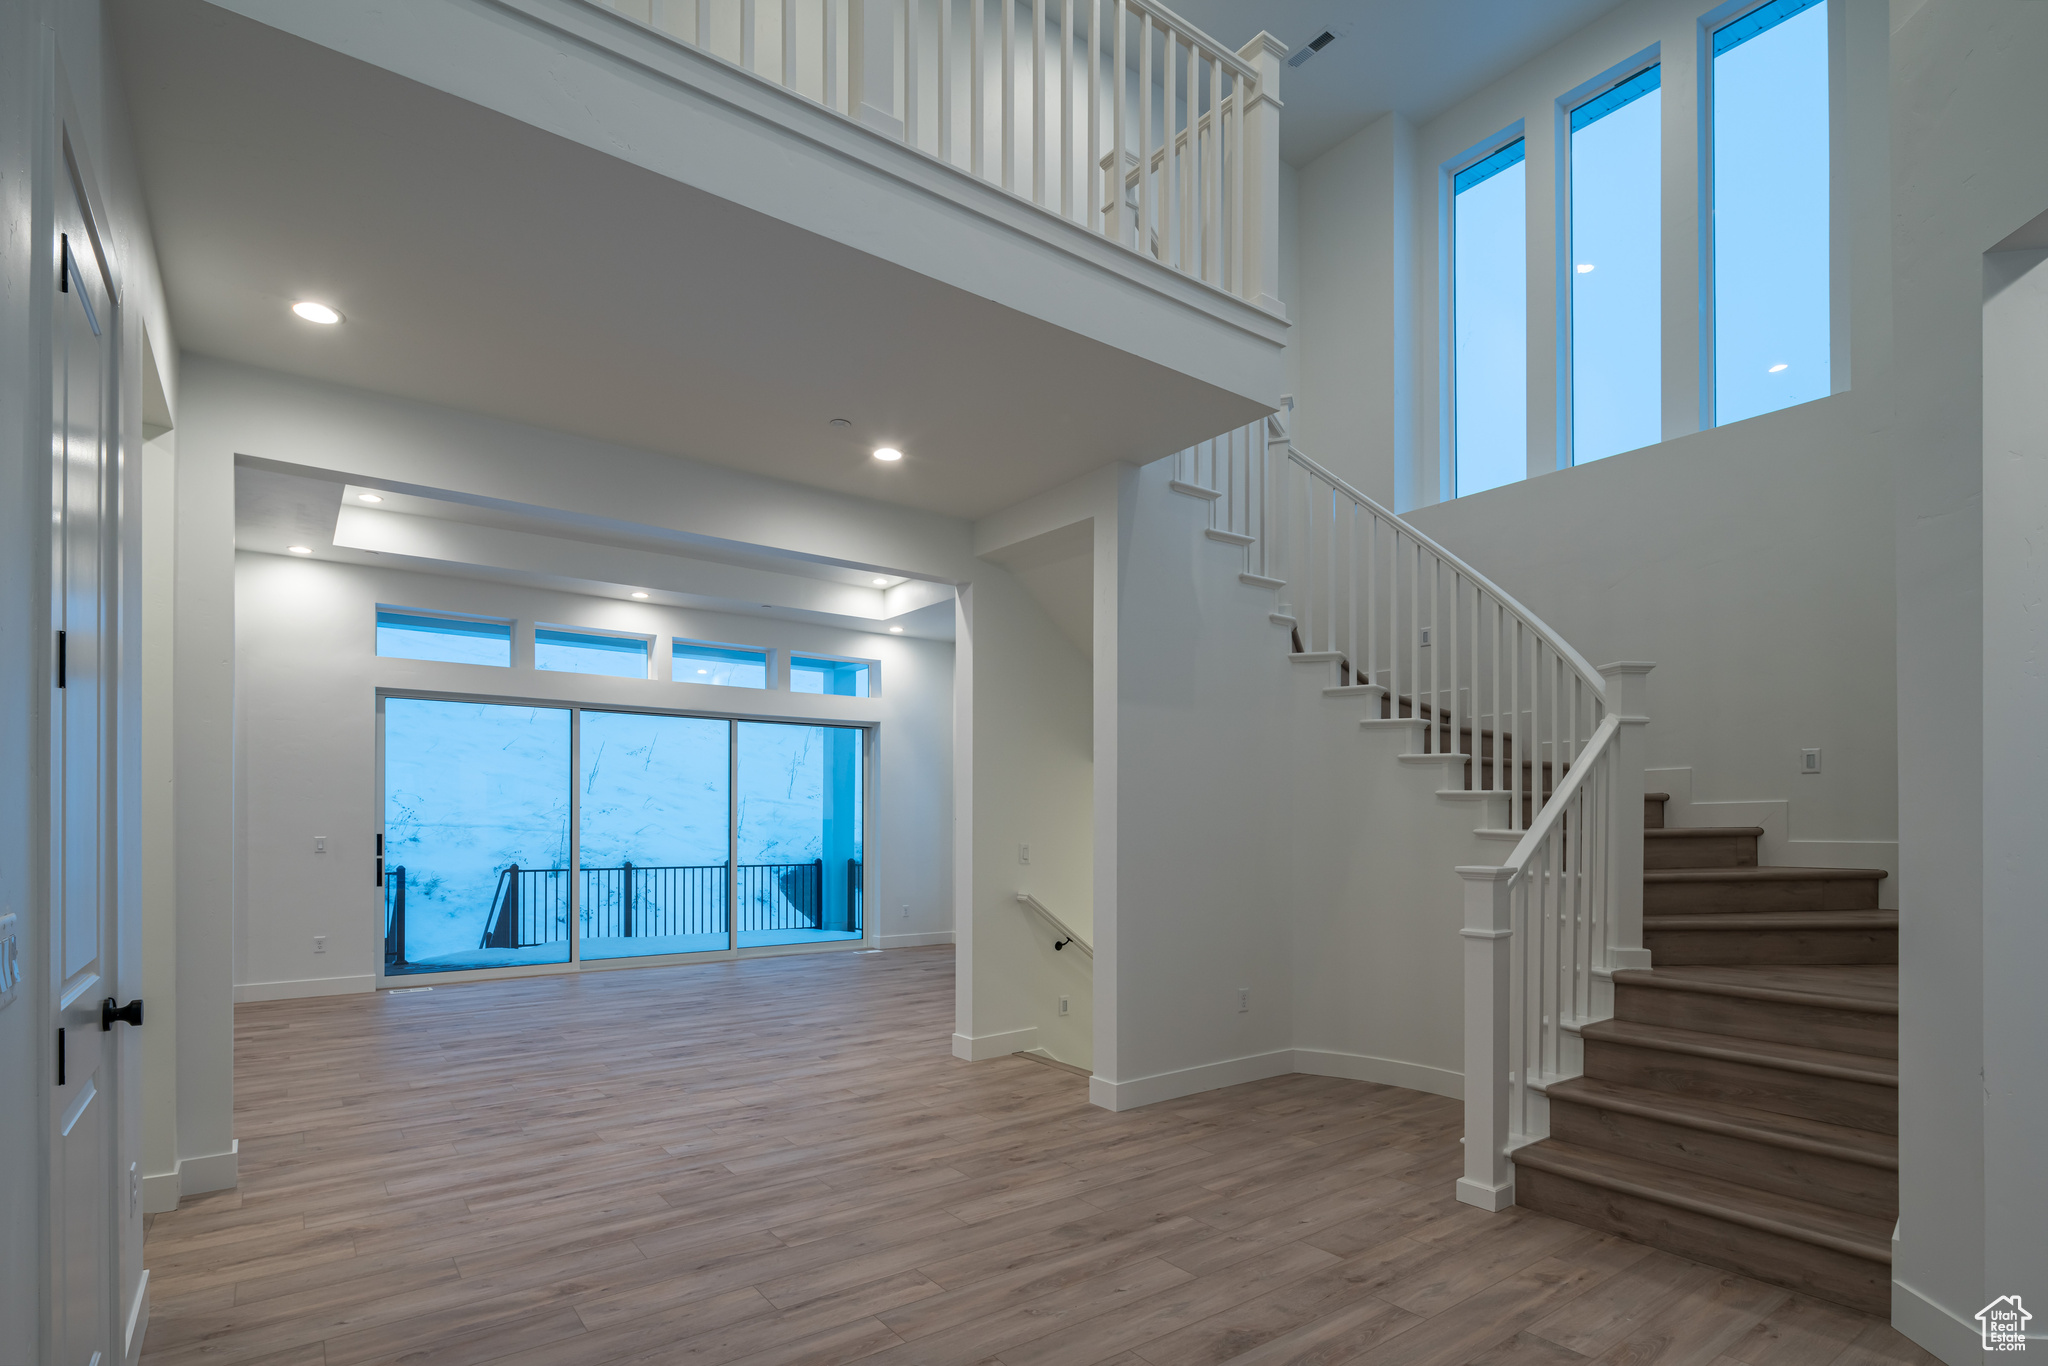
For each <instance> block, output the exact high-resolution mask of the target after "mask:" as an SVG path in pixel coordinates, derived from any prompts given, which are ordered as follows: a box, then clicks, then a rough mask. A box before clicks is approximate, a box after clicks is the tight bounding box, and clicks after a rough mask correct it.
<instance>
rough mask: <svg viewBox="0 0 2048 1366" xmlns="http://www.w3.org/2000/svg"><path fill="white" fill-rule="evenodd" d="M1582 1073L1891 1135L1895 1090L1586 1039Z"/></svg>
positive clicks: (1896, 1115)
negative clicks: (1584, 1061) (1583, 1071)
mask: <svg viewBox="0 0 2048 1366" xmlns="http://www.w3.org/2000/svg"><path fill="white" fill-rule="evenodd" d="M1585 1042H1586V1066H1585V1072H1586V1075H1587V1076H1589V1077H1593V1078H1595V1079H1596V1080H1599V1081H1612V1082H1619V1083H1621V1084H1622V1085H1625V1086H1640V1087H1643V1088H1644V1089H1645V1090H1650V1091H1663V1092H1666V1093H1667V1094H1670V1095H1675V1096H1690V1097H1692V1098H1693V1099H1695V1100H1717V1101H1724V1102H1726V1103H1727V1104H1730V1105H1746V1106H1748V1107H1749V1108H1751V1109H1753V1110H1769V1111H1770V1112H1771V1113H1773V1114H1780V1115H1797V1116H1799V1117H1800V1118H1803V1119H1817V1120H1819V1121H1821V1122H1822V1123H1824V1124H1845V1125H1848V1126H1849V1127H1850V1128H1852V1129H1868V1130H1870V1131H1871V1132H1873V1133H1880V1134H1896V1133H1897V1132H1898V1131H1899V1092H1898V1088H1897V1087H1895V1086H1879V1085H1876V1084H1874V1083H1871V1082H1862V1081H1852V1080H1849V1079H1847V1078H1843V1077H1825V1076H1815V1075H1812V1074H1810V1073H1806V1072H1791V1071H1787V1070H1785V1069H1783V1068H1778V1067H1765V1066H1761V1065H1758V1064H1756V1063H1747V1062H1736V1061H1734V1060H1732V1059H1727V1058H1699V1057H1694V1056H1692V1055H1691V1054H1687V1053H1672V1052H1668V1051H1666V1050H1664V1049H1661V1048H1643V1047H1640V1046H1638V1045H1635V1044H1625V1043H1615V1042H1611V1041H1607V1040H1601V1039H1595V1038H1592V1037H1588V1038H1587V1039H1586V1041H1585Z"/></svg>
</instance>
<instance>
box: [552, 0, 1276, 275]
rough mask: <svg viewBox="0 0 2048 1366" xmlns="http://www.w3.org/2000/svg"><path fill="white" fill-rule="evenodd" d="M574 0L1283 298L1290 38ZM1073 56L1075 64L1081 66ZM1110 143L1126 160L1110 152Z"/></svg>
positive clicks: (681, 1)
mask: <svg viewBox="0 0 2048 1366" xmlns="http://www.w3.org/2000/svg"><path fill="white" fill-rule="evenodd" d="M590 3H593V4H599V5H601V6H602V7H603V8H606V9H608V10H611V11H613V12H616V13H618V14H621V15H624V16H625V17H627V18H629V19H631V20H634V21H635V22H637V23H640V24H643V25H645V26H647V27H649V28H652V29H654V30H655V31H657V32H659V33H662V34H664V35H666V36H667V37H669V38H671V39H674V40H675V41H677V42H680V43H683V44H684V45H686V46H689V47H692V48H695V49H697V50H699V51H702V52H705V53H707V54H709V55H710V56H712V57H715V58H717V59H719V60H721V61H726V62H731V63H733V64H734V65H736V66H738V67H740V68H741V69H742V70H744V71H746V72H748V73H749V74H751V75H753V76H756V77H758V78H760V79H761V80H764V81H767V82H769V83H770V84H773V85H775V86H776V87H778V88H780V89H783V90H786V91H788V92H789V93H790V94H792V95H794V96H797V97H799V98H802V99H806V100H810V101H813V102H815V103H817V104H821V105H823V106H824V107H825V108H827V109H829V110H831V111H833V112H834V113H837V114H840V115H843V116H844V117H846V118H849V119H852V120H854V121H855V122H858V123H861V124H863V125H864V126H866V127H868V128H871V129H875V130H877V131H880V132H883V133H885V134H886V135H889V136H892V137H895V138H897V139H898V140H900V141H901V142H902V143H903V144H904V145H906V146H908V147H910V148H912V149H914V150H916V151H919V152H922V153H924V154H925V155H927V156H931V157H934V158H936V159H937V160H939V161H940V162H943V163H944V164H946V165H948V166H951V167H953V168H954V169H955V170H957V171H959V172H960V173H962V174H964V175H970V176H973V177H974V178H976V179H978V180H982V181H985V182H987V183H989V184H992V185H995V186H997V187H999V188H1001V189H1002V190H1004V191H1006V192H1008V193H1010V194H1013V195H1015V196H1017V197H1018V198H1020V199H1023V200H1025V201H1027V202H1029V203H1031V204H1034V205H1037V206H1038V207H1040V208H1042V209H1044V210H1046V211H1047V212H1049V213H1052V214H1054V215H1055V216H1057V217H1060V218H1064V219H1066V220H1068V221H1069V222H1074V223H1078V224H1080V225H1081V226H1083V227H1085V228H1086V229H1087V230H1088V231H1090V232H1093V233H1096V234H1098V235H1101V236H1105V237H1108V238H1111V239H1112V240H1114V241H1117V242H1120V243H1121V244H1123V245H1124V246H1126V247H1129V248H1131V249H1132V250H1134V251H1136V252H1138V253H1139V254H1140V255H1143V256H1148V257H1151V258H1152V259H1153V260H1155V261H1158V262H1160V263H1161V264H1164V265H1166V266H1168V267H1170V268H1172V269H1174V270H1176V271H1179V272H1181V273H1182V274H1185V275H1187V276H1189V277H1191V278H1193V279H1195V280H1199V281H1200V282H1202V283H1203V284H1206V285H1209V286H1211V287H1213V288H1216V289H1219V290H1222V291H1224V292H1227V293H1229V294H1232V295H1235V296H1237V297H1239V298H1241V299H1245V300H1247V301H1249V302H1251V303H1254V304H1257V305H1259V306H1260V307H1262V308H1267V309H1273V310H1277V309H1278V308H1279V306H1280V305H1279V300H1278V297H1277V296H1278V294H1279V221H1280V220H1279V213H1280V207H1279V197H1280V196H1279V174H1280V172H1279V160H1280V121H1279V120H1280V101H1279V87H1280V59H1281V58H1282V57H1283V56H1285V55H1286V52H1287V49H1286V47H1285V45H1283V44H1281V43H1280V42H1278V41H1277V40H1275V39H1274V38H1272V37H1271V35H1269V34H1265V33H1261V34H1259V35H1258V36H1257V37H1255V38H1253V39H1252V40H1251V42H1249V43H1247V44H1245V46H1244V47H1242V48H1240V49H1238V50H1237V51H1232V50H1231V49H1229V48H1226V47H1224V46H1223V45H1222V44H1221V43H1219V42H1218V41H1216V40H1215V39H1214V38H1211V37H1210V36H1209V35H1208V34H1206V33H1204V32H1202V30H1201V29H1199V28H1197V27H1195V26H1194V25H1193V24H1190V23H1189V22H1188V21H1187V20H1185V19H1183V18H1181V16H1179V15H1178V14H1176V13H1174V12H1173V11H1172V10H1171V9H1168V8H1167V7H1166V6H1165V5H1162V4H1159V3H1157V0H780V3H779V4H778V3H773V0H590ZM963 6H964V7H965V10H966V13H965V14H964V15H957V16H956V13H955V11H956V10H959V9H961V8H962V7H963ZM991 8H993V11H994V13H993V16H991V14H990V10H991ZM991 22H993V23H994V25H995V26H996V32H994V33H993V34H991V33H990V32H989V31H988V30H989V26H990V23H991ZM1020 25H1022V26H1028V31H1020ZM956 48H958V49H959V51H957V52H956V51H955V49H956ZM1134 48H1135V50H1134ZM1048 49H1051V50H1050V51H1048ZM1077 56H1078V57H1079V59H1080V60H1081V61H1083V62H1085V63H1086V64H1087V68H1088V69H1087V71H1086V72H1085V73H1081V78H1080V79H1079V80H1078V81H1077V80H1076V75H1077V73H1076V72H1075V70H1074V63H1075V60H1076V57H1077ZM963 62H964V63H965V64H966V65H967V68H968V69H967V70H966V71H965V72H957V71H956V68H957V67H958V66H960V65H961V64H962V63H963ZM934 96H936V101H935V102H934V99H933V97H934ZM991 106H992V107H991ZM1105 134H1107V141H1106V142H1105ZM991 140H993V141H994V143H995V146H994V147H991V146H990V145H989V143H990V141H991ZM963 144H964V146H963ZM1119 158H1122V159H1124V160H1125V161H1127V162H1128V163H1130V165H1131V168H1132V169H1131V171H1130V174H1129V176H1128V178H1126V177H1124V176H1119V175H1117V174H1116V173H1115V172H1114V170H1113V169H1111V168H1113V167H1114V166H1115V164H1116V162H1117V161H1118V159H1119ZM1098 171H1100V172H1103V173H1101V174H1098ZM1127 183H1129V184H1132V185H1134V186H1135V190H1136V194H1135V196H1134V197H1133V198H1132V200H1131V202H1130V203H1128V204H1127V203H1126V195H1125V193H1124V189H1125V186H1126V184H1127Z"/></svg>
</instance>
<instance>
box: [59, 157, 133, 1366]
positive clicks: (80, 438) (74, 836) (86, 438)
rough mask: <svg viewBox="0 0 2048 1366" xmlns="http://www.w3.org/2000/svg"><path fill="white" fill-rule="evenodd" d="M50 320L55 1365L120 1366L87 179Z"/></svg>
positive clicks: (66, 229) (98, 310)
mask: <svg viewBox="0 0 2048 1366" xmlns="http://www.w3.org/2000/svg"><path fill="white" fill-rule="evenodd" d="M56 217H57V230H58V232H59V234H60V235H61V236H60V249H59V253H58V255H59V257H60V259H61V275H62V277H63V278H62V280H61V283H60V290H59V293H58V294H57V296H56V307H55V308H54V309H53V312H52V324H51V338H50V349H51V371H52V375H53V391H52V394H51V403H52V407H51V459H52V468H51V471H50V474H51V502H52V507H51V529H52V533H53V534H52V538H51V542H52V543H51V550H52V556H51V558H52V563H51V602H50V611H51V617H52V627H53V630H54V632H56V633H57V635H56V642H57V648H56V650H55V651H54V659H53V664H54V666H55V667H54V668H53V669H52V676H51V678H50V680H49V682H50V688H51V692H50V697H51V704H50V720H51V725H50V783H51V813H50V815H51V822H50V829H51V847H50V930H51V933H50V958H51V963H50V972H51V987H52V990H51V993H50V1000H51V1001H52V1002H54V1003H55V1007H56V1015H57V1018H56V1020H55V1021H54V1022H53V1029H52V1035H53V1036H54V1038H55V1040H56V1047H57V1058H58V1075H57V1090H56V1096H55V1104H54V1105H52V1106H51V1109H50V1114H51V1120H52V1132H51V1135H50V1147H49V1152H50V1161H51V1168H52V1169H51V1172H50V1184H49V1195H50V1201H51V1209H50V1216H51V1217H50V1224H49V1228H50V1235H51V1239H52V1244H53V1245H52V1247H51V1249H50V1251H51V1258H50V1278H51V1286H50V1289H51V1294H52V1301H51V1315H50V1318H51V1322H50V1327H51V1338H52V1348H53V1350H52V1353H51V1356H50V1358H49V1359H50V1361H51V1362H52V1363H54V1364H55V1366H106V1364H107V1363H111V1362H112V1361H113V1360H114V1359H115V1358H116V1353H115V1351H114V1350H113V1341H112V1334H113V1321H114V1315H113V1302H114V1301H113V1297H114V1284H113V1282H114V1260H113V1255H112V1254H113V1251H114V1249H113V1242H112V1236H111V1235H112V1218H113V1214H114V1211H113V1209H112V1205H113V1203H114V1199H113V1197H114V1185H115V1173H114V1163H113V1143H114V1140H115V1135H116V1133H117V1130H116V1127H115V1120H114V1115H115V1111H116V1109H117V1108H118V1107H117V1103H116V1099H115V1096H114V1094H113V1092H114V1086H113V1080H112V1077H111V1070H112V1069H111V1062H112V1050H111V1049H108V1048H105V1047H103V1044H102V1041H103V1040H104V1039H106V1038H107V1037H108V1036H107V1035H106V1034H105V1033H104V1032H103V1031H102V1028H101V1021H100V1003H101V1001H102V1000H103V999H104V998H105V997H107V996H109V995H112V994H113V992H114V974H113V971H112V967H113V965H112V961H111V955H112V951H113V947H114V936H113V934H112V925H111V920H110V915H111V904H110V903H111V900H112V897H111V892H112V884H111V878H110V876H109V866H108V854H109V851H110V848H111V839H110V836H111V832H112V824H113V823H112V819H111V810H110V804H109V797H110V792H109V788H110V786H111V785H110V784H109V782H108V781H107V775H108V762H107V760H108V744H107V737H108V724H107V723H108V700H109V691H110V690H109V687H108V680H107V678H106V676H105V670H104V667H103V662H104V660H105V658H106V653H107V652H106V642H107V639H108V628H109V626H110V624H111V620H112V612H111V610H110V606H111V604H110V599H111V590H112V587H113V585H112V583H111V581H110V577H109V575H108V574H107V571H106V563H107V556H106V549H107V546H108V543H109V536H108V532H109V528H108V526H107V519H106V511H107V508H108V506H109V497H108V492H107V475H108V467H109V460H108V446H109V442H108V433H109V422H110V419H111V417H112V408H113V402H112V393H111V388H110V386H111V382H112V379H113V349H112V333H113V327H112V324H113V316H112V313H113V310H112V303H111V299H110V292H109V290H108V287H107V279H106V276H105V274H104V272H103V271H102V269H101V265H100V258H99V255H98V253H97V251H96V250H95V249H94V248H93V246H92V244H91V239H90V238H89V237H88V235H87V228H86V222H85V215H84V213H83V212H82V211H81V208H80V199H79V197H78V195H77V192H76V187H75V186H73V185H70V184H66V185H65V186H64V187H63V191H62V192H60V196H59V202H58V207H57V215H56Z"/></svg>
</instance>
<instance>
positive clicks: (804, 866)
mask: <svg viewBox="0 0 2048 1366" xmlns="http://www.w3.org/2000/svg"><path fill="white" fill-rule="evenodd" d="M398 871H399V875H400V876H399V882H400V886H401V890H400V891H399V892H398V894H397V895H398V899H399V905H400V907H401V912H400V921H401V923H402V920H403V915H402V906H403V901H404V893H403V890H402V887H403V876H402V874H403V870H398ZM580 871H581V873H582V878H583V882H582V888H581V891H582V895H581V897H580V898H578V905H579V910H580V913H581V916H582V924H581V926H580V928H581V930H582V937H583V938H585V939H652V938H664V937H670V936H682V935H700V934H724V933H725V932H726V896H727V878H726V873H727V867H726V865H725V864H723V863H711V864H689V865H674V866H637V865H634V864H631V863H625V864H620V865H619V866H617V867H612V868H584V869H581V870H580ZM737 872H738V877H737V879H736V881H737V884H738V886H737V892H738V903H739V924H738V929H739V930H740V932H741V933H746V932H749V931H757V930H823V929H835V930H846V931H851V932H853V933H859V932H860V929H861V925H862V913H863V907H862V901H863V899H864V898H863V895H862V890H863V889H862V882H863V868H862V865H861V862H860V860H858V859H850V860H848V862H847V865H846V897H845V901H844V903H843V904H844V911H843V913H842V916H834V917H833V918H835V919H838V918H843V919H844V920H845V922H846V923H845V924H843V925H838V924H834V925H827V924H826V923H825V922H826V919H827V916H828V914H830V911H829V910H828V907H827V906H826V904H825V894H824V893H825V863H824V860H822V859H813V860H811V861H810V862H809V863H742V864H741V865H739V868H738V870H737ZM569 882H570V878H569V872H568V870H567V869H564V868H520V867H517V866H514V867H511V868H506V869H503V870H501V871H500V872H499V874H498V885H497V887H496V889H495V890H494V891H493V893H492V895H491V913H490V918H489V920H488V922H487V923H486V925H485V928H484V934H483V939H482V942H481V943H479V944H478V946H477V947H479V948H524V947H527V946H530V945H536V944H554V943H561V942H563V941H565V940H567V939H568V937H569V904H568V889H569ZM388 900H389V897H388V896H387V901H388ZM388 921H389V916H388V915H387V922H388ZM401 953H402V937H401ZM385 956H386V960H387V962H389V961H392V960H391V948H390V944H389V934H388V932H387V945H386V954H385ZM400 961H402V957H401V960H400Z"/></svg>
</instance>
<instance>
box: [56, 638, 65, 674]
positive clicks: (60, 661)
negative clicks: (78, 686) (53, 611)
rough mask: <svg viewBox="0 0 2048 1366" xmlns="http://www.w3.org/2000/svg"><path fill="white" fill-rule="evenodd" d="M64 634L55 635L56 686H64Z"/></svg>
mask: <svg viewBox="0 0 2048 1366" xmlns="http://www.w3.org/2000/svg"><path fill="white" fill-rule="evenodd" d="M64 656H65V649H64V632H62V631H59V632H58V633H57V686H58V687H60V688H61V687H63V686H64Z"/></svg>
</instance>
